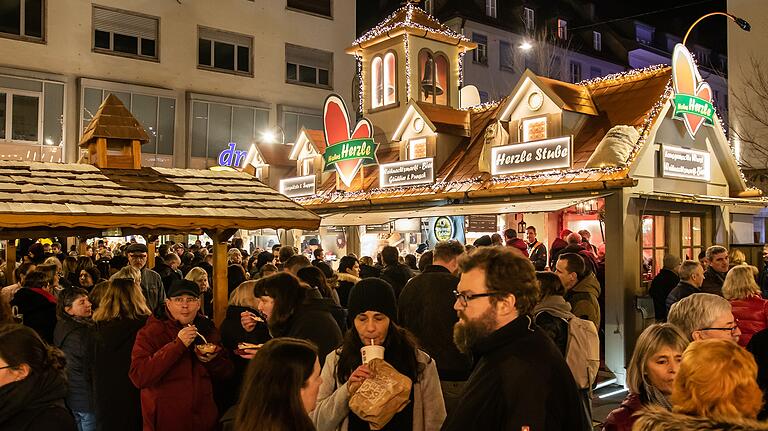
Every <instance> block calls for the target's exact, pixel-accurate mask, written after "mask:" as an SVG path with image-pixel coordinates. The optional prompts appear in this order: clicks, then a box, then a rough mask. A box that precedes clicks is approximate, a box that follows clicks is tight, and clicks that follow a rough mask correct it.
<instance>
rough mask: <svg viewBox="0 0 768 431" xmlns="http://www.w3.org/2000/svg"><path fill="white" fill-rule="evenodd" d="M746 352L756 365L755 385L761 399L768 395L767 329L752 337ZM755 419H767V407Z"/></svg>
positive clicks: (764, 406)
mask: <svg viewBox="0 0 768 431" xmlns="http://www.w3.org/2000/svg"><path fill="white" fill-rule="evenodd" d="M747 350H749V352H750V353H752V356H754V357H755V362H756V363H757V384H758V386H760V390H762V391H763V398H765V396H766V394H768V329H764V330H762V331H760V332H758V333H757V334H755V335H753V336H752V338H751V339H750V340H749V344H747ZM757 417H758V418H759V419H761V420H765V419H768V406H766V405H765V404H763V408H762V410H761V411H760V413H759V414H758V415H757Z"/></svg>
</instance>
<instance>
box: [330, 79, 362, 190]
mask: <svg viewBox="0 0 768 431" xmlns="http://www.w3.org/2000/svg"><path fill="white" fill-rule="evenodd" d="M323 125H324V131H325V142H326V145H327V146H329V147H330V146H332V145H337V144H340V143H343V142H345V141H348V140H350V139H359V138H371V137H373V125H372V124H371V122H370V121H369V120H368V119H366V118H363V119H362V120H360V121H358V122H357V124H356V125H355V129H354V130H353V131H352V133H350V130H349V116H348V114H347V107H346V105H345V104H344V101H343V100H342V99H341V97H339V96H337V95H335V94H332V95H330V96H328V98H327V99H325V106H324V107H323ZM362 164H363V161H362V159H356V160H344V161H340V162H336V173H337V174H338V175H339V178H340V179H341V181H342V182H343V183H344V184H346V186H347V187H349V186H350V185H352V180H354V179H355V175H357V173H358V172H359V170H360V167H361V166H362Z"/></svg>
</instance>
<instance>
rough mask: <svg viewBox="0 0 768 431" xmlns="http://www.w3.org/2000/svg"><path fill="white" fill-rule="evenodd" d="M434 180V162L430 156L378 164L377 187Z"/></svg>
mask: <svg viewBox="0 0 768 431" xmlns="http://www.w3.org/2000/svg"><path fill="white" fill-rule="evenodd" d="M434 181H435V162H434V159H432V158H431V157H429V158H426V159H417V160H408V161H405V162H395V163H384V164H381V165H379V187H398V186H412V185H416V184H432V183H433V182H434Z"/></svg>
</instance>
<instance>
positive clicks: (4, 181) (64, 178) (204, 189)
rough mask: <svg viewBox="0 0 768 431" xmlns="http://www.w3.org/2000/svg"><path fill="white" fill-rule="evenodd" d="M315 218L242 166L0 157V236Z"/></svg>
mask: <svg viewBox="0 0 768 431" xmlns="http://www.w3.org/2000/svg"><path fill="white" fill-rule="evenodd" d="M319 223H320V219H319V217H318V216H316V215H315V214H313V213H311V212H310V211H307V210H305V209H304V208H302V207H301V206H300V205H299V204H297V203H295V202H293V201H292V200H290V199H288V198H286V197H285V196H283V195H281V194H280V193H278V192H276V191H275V190H273V189H271V188H269V187H268V186H266V185H264V184H263V183H261V182H260V181H258V180H257V179H256V178H254V177H253V176H251V175H249V174H247V173H244V172H213V171H208V170H198V169H168V168H150V167H143V168H141V169H139V170H132V169H99V168H97V167H95V166H92V165H88V164H73V163H68V164H67V163H40V162H21V161H0V237H2V238H16V237H19V236H20V234H24V233H29V232H51V231H56V232H59V233H61V234H66V233H76V234H83V232H82V231H88V230H92V231H94V232H91V233H96V234H99V233H100V232H101V231H103V230H107V229H109V228H115V227H120V228H123V231H124V232H125V231H126V230H128V231H130V230H135V231H136V232H137V233H153V232H155V233H158V232H160V233H161V232H194V231H201V230H203V229H232V228H239V229H260V228H285V229H291V228H299V229H308V230H312V229H316V228H317V226H318V225H319ZM88 233H89V232H85V234H86V235H87V234H88ZM21 236H24V235H21Z"/></svg>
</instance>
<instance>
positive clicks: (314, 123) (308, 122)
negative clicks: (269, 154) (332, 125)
mask: <svg viewBox="0 0 768 431" xmlns="http://www.w3.org/2000/svg"><path fill="white" fill-rule="evenodd" d="M279 116H280V118H281V119H282V121H281V123H282V125H283V131H284V132H285V143H287V144H290V143H294V142H296V138H297V137H298V136H299V132H300V131H301V129H302V128H305V129H307V130H323V113H322V112H318V111H316V110H314V109H305V108H298V107H287V106H286V107H280V108H279Z"/></svg>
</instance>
